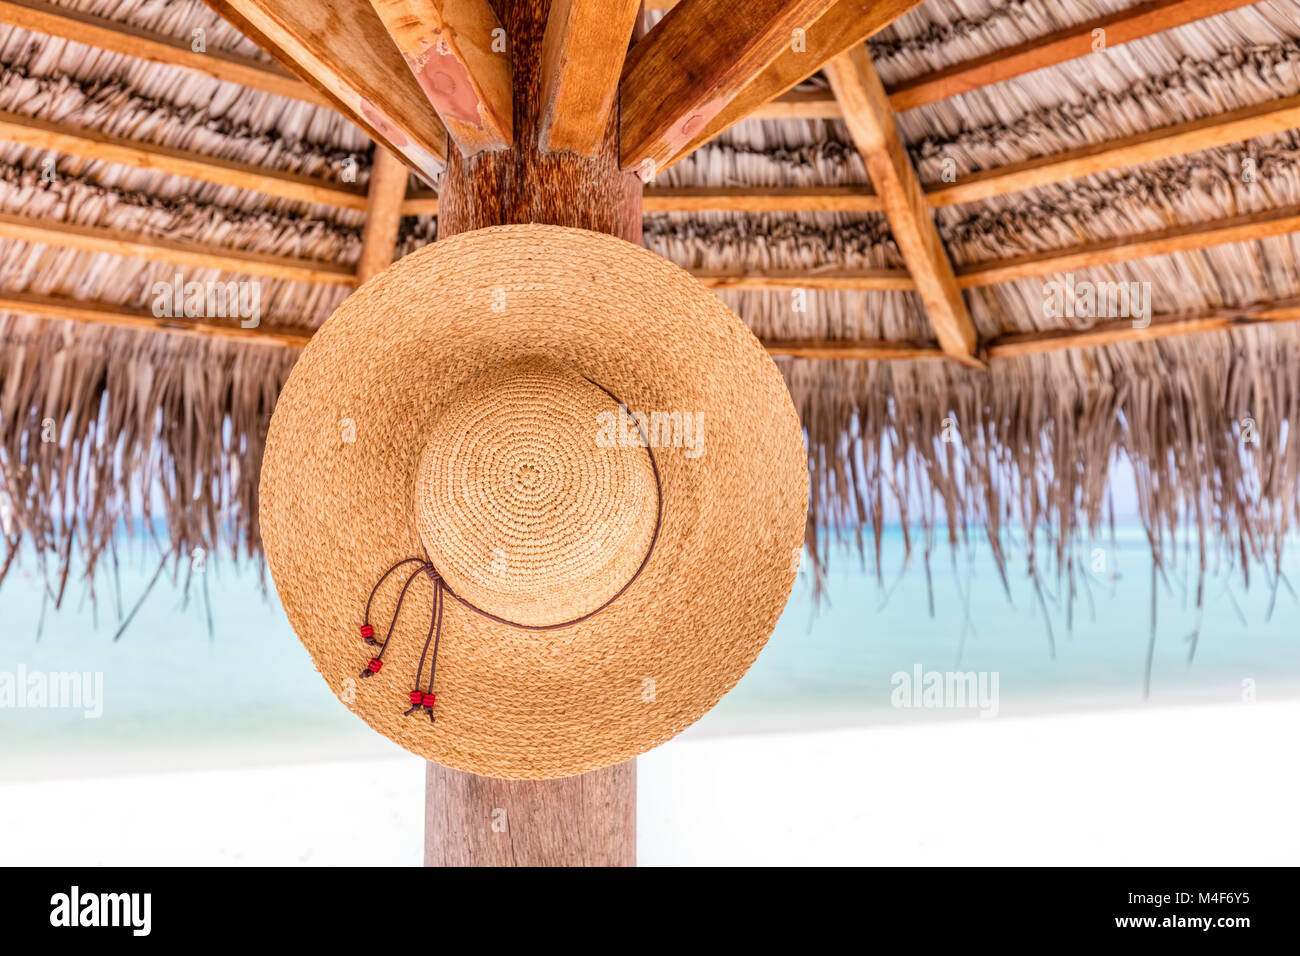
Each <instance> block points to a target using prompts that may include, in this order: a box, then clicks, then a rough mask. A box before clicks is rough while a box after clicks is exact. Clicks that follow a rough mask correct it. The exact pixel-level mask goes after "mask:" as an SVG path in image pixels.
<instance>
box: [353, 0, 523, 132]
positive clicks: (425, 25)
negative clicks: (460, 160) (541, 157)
mask: <svg viewBox="0 0 1300 956" xmlns="http://www.w3.org/2000/svg"><path fill="white" fill-rule="evenodd" d="M370 4H371V6H373V7H374V10H375V12H376V13H377V14H378V15H379V19H380V20H381V21H383V24H384V26H385V27H387V28H388V32H389V33H390V34H391V35H392V38H393V41H394V42H395V43H396V44H397V48H398V49H399V50H401V51H402V55H403V56H404V57H405V58H406V63H407V65H408V66H409V67H410V69H411V73H412V74H413V75H414V77H415V79H416V81H417V82H418V83H419V85H420V88H421V89H422V90H424V94H425V96H426V97H428V101H429V102H430V103H431V104H432V105H433V108H434V109H436V110H437V111H438V115H439V116H440V117H442V121H443V123H444V124H445V125H446V127H447V133H448V134H449V135H450V136H451V138H452V139H453V140H455V141H456V145H457V146H459V147H460V148H461V151H462V152H463V153H465V155H467V156H469V155H473V154H474V153H478V152H481V151H482V150H485V149H504V148H505V147H506V146H509V145H510V144H511V143H512V142H514V133H513V121H512V109H513V107H512V104H511V96H512V93H511V87H510V55H509V50H508V49H507V44H506V36H505V29H504V28H503V27H502V26H501V21H500V20H498V19H497V15H496V14H495V13H494V12H493V10H492V7H491V5H490V4H489V3H488V0H370Z"/></svg>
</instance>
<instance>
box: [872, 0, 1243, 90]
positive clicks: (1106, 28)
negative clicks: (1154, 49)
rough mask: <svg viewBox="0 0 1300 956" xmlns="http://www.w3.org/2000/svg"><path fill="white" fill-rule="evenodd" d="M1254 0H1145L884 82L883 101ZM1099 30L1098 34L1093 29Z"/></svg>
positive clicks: (1058, 58) (1002, 74) (974, 84)
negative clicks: (887, 87) (930, 70)
mask: <svg viewBox="0 0 1300 956" xmlns="http://www.w3.org/2000/svg"><path fill="white" fill-rule="evenodd" d="M1255 2H1257V0H1151V2H1148V3H1140V4H1138V5H1137V6H1134V7H1130V8H1129V9H1127V10H1120V11H1119V12H1117V13H1112V14H1109V15H1107V16H1104V17H1098V18H1097V19H1095V20H1089V21H1087V22H1086V23H1078V24H1075V25H1074V26H1071V27H1066V28H1065V29H1063V30H1058V31H1056V32H1055V33H1051V34H1048V35H1047V36H1044V37H1038V38H1037V39H1033V40H1027V41H1026V42H1024V43H1022V44H1020V45H1019V46H1015V47H1011V48H1009V49H1005V50H995V51H993V52H992V53H989V54H988V55H986V56H981V57H977V58H975V59H973V60H967V61H966V62H964V63H958V64H955V65H954V66H950V67H948V68H947V69H943V70H938V71H936V72H934V73H927V74H925V75H924V76H919V77H917V78H916V79H913V80H909V81H907V82H906V83H900V84H898V85H897V86H894V87H891V88H890V90H889V102H890V105H892V106H893V107H894V109H895V110H898V111H900V112H901V111H902V110H910V109H913V108H915V107H917V106H924V105H926V104H927V103H935V102H938V101H939V100H943V99H947V98H948V97H951V96H957V95H959V94H961V93H969V92H970V91H971V90H976V89H979V88H980V87H984V86H992V85H993V84H994V83H1001V82H1003V81H1004V80H1010V79H1014V78H1015V77H1017V76H1023V75H1024V74H1026V73H1032V72H1033V71H1034V70H1041V69H1044V68H1046V67H1049V66H1058V65H1060V64H1062V63H1065V62H1068V61H1069V60H1074V59H1077V58H1079V57H1081V56H1087V55H1088V54H1090V53H1093V52H1097V51H1098V49H1099V47H1098V44H1099V43H1101V44H1104V46H1103V47H1101V48H1104V49H1111V48H1113V47H1117V46H1119V45H1121V44H1123V43H1129V42H1131V41H1133V40H1140V39H1142V38H1143V37H1148V36H1151V35H1152V34H1155V33H1162V32H1164V31H1165V30H1172V29H1174V28H1175V27H1180V26H1183V25H1184V24H1187V23H1192V22H1194V21H1196V20H1201V19H1204V18H1205V17H1209V16H1213V15H1214V14H1217V13H1225V12H1227V11H1229V10H1235V9H1237V8H1238V7H1245V6H1249V5H1250V4H1252V3H1255ZM1099 30H1100V31H1101V33H1100V34H1098V33H1097V31H1099Z"/></svg>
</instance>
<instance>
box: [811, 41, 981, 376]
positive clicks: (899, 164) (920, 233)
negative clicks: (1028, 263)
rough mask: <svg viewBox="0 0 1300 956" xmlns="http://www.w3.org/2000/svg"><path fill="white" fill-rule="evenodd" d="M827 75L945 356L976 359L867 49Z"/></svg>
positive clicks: (971, 331)
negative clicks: (972, 356)
mask: <svg viewBox="0 0 1300 956" xmlns="http://www.w3.org/2000/svg"><path fill="white" fill-rule="evenodd" d="M826 72H827V76H828V77H829V78H830V82H831V89H832V90H834V92H835V98H836V99H838V100H839V101H840V105H841V106H842V107H843V108H844V118H845V120H846V122H847V123H848V127H849V135H850V136H851V137H852V138H853V142H854V145H855V146H857V148H858V152H860V153H861V154H862V159H863V161H864V162H865V163H866V165H867V173H868V174H869V175H870V176H871V182H872V183H873V184H874V185H875V187H876V192H877V194H879V196H880V199H881V201H882V202H883V203H884V208H885V217H886V218H887V219H888V220H889V226H890V230H891V231H892V232H893V235H894V240H895V241H896V242H897V243H898V248H899V251H900V252H901V253H902V255H903V260H904V261H905V262H906V263H907V268H908V270H909V271H910V272H911V274H912V278H913V280H914V281H915V282H916V290H917V292H918V293H919V294H920V296H921V301H922V302H923V303H924V304H925V310H926V312H927V314H928V315H929V317H930V324H931V325H932V326H933V327H934V332H935V337H936V338H937V339H938V340H939V344H940V345H941V346H942V347H943V350H944V351H945V352H948V353H950V354H952V355H959V356H970V355H973V354H974V353H975V348H976V338H977V337H976V334H975V324H974V323H973V322H972V321H971V317H970V313H969V312H968V311H967V310H966V302H965V300H964V299H963V298H962V293H961V289H960V287H959V286H958V285H957V277H956V275H955V274H954V273H953V268H952V263H951V262H950V261H949V260H948V253H947V251H946V250H945V249H944V247H943V241H942V240H941V239H940V238H939V230H938V228H937V227H936V226H935V223H934V216H933V214H932V213H931V211H930V207H929V204H928V203H927V202H926V199H925V193H924V192H923V191H922V189H921V182H920V180H919V179H918V178H917V175H916V170H915V169H914V168H913V167H912V161H911V159H910V158H909V157H908V155H907V149H906V147H904V145H903V141H902V139H901V138H900V137H899V135H898V126H897V124H896V123H895V121H894V111H893V109H892V108H890V105H889V98H888V97H887V96H886V95H885V87H884V85H883V84H882V83H881V82H880V77H879V76H878V75H877V74H876V68H875V66H873V65H872V63H871V59H870V57H868V56H867V50H866V47H864V46H861V45H859V46H857V47H855V48H854V49H852V50H850V51H849V52H848V53H845V54H842V55H841V56H838V57H836V58H835V59H834V60H832V61H831V62H830V64H829V65H828V66H827V71H826Z"/></svg>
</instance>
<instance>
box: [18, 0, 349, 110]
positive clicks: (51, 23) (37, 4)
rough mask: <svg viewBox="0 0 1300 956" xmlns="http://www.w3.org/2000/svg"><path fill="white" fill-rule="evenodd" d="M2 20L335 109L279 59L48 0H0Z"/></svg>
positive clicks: (102, 48)
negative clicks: (208, 45)
mask: <svg viewBox="0 0 1300 956" xmlns="http://www.w3.org/2000/svg"><path fill="white" fill-rule="evenodd" d="M0 24H4V25H6V26H12V27H18V28H20V29H23V30H30V31H32V32H33V33H43V34H45V35H46V36H52V37H56V38H58V39H60V40H71V41H72V42H74V43H83V44H85V45H87V46H93V47H96V48H98V49H101V50H108V51H109V52H110V53H119V54H121V55H122V56H129V57H135V58H136V59H140V60H148V61H149V62H151V63H159V64H162V65H163V66H174V67H179V68H180V69H183V70H191V71H193V72H195V73H201V74H203V75H204V76H210V77H213V78H215V79H218V80H225V81H226V82H227V83H236V84H238V85H239V86H246V87H248V88H249V89H253V90H260V91H261V92H263V93H273V94H275V95H276V96H286V97H289V98H290V99H295V100H302V101H304V102H307V103H311V104H313V105H316V106H325V107H330V108H333V103H331V102H330V100H329V99H327V98H326V97H324V96H322V95H321V94H320V93H319V92H317V91H316V90H315V89H313V88H312V87H310V86H308V85H307V84H306V83H303V82H302V81H301V80H299V79H297V78H296V77H294V76H292V75H290V74H289V73H286V72H285V71H284V70H282V69H281V68H280V67H278V66H277V65H275V64H274V63H263V62H261V61H260V60H254V59H251V58H249V57H246V56H240V55H239V54H237V53H227V52H225V51H223V50H211V49H210V50H208V51H207V52H206V53H196V52H195V51H194V50H192V49H191V48H190V41H188V40H178V39H176V38H175V37H171V36H167V35H165V34H162V33H154V32H153V31H151V30H143V29H141V28H139V27H133V26H128V25H127V24H125V23H118V22H116V21H114V20H108V19H105V18H103V17H97V16H93V15H91V14H88V13H82V12H80V11H78V10H73V9H71V8H69V7H56V6H54V5H53V4H52V3H45V2H42V0H0Z"/></svg>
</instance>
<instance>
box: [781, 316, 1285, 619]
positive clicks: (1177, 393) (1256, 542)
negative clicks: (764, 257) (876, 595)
mask: <svg viewBox="0 0 1300 956" xmlns="http://www.w3.org/2000/svg"><path fill="white" fill-rule="evenodd" d="M1098 351H1099V352H1100V353H1104V356H1105V357H1106V358H1108V359H1109V360H1110V362H1109V363H1108V364H1109V365H1110V368H1109V371H1108V373H1107V374H1094V375H1092V376H1079V375H1077V374H1076V373H1075V371H1074V370H1072V369H1070V368H1069V367H1068V366H1065V365H1064V363H1062V362H1061V361H1059V360H1058V359H1057V358H1055V357H1049V356H1031V357H1026V358H1024V359H1022V360H1016V361H1015V362H1010V363H1006V364H1005V365H1000V366H999V367H998V374H997V375H996V376H991V375H990V376H986V375H981V374H979V373H972V372H969V371H966V370H964V369H960V368H954V369H949V370H946V371H945V373H944V377H945V379H946V381H941V382H936V381H934V379H933V378H932V377H931V376H932V375H933V373H932V371H931V370H929V369H924V370H922V369H921V367H920V366H916V367H909V366H906V365H903V364H899V365H883V364H882V365H865V364H862V365H859V364H852V363H844V364H843V366H842V367H841V368H840V369H838V370H837V371H838V372H839V373H840V374H839V377H838V381H837V382H836V385H837V387H830V383H829V382H828V381H827V378H826V377H825V376H824V374H823V373H822V369H821V367H819V366H817V365H815V364H813V363H809V362H806V361H802V360H786V361H785V362H784V363H783V367H784V370H785V372H786V375H787V379H788V381H789V383H790V386H791V390H792V393H793V395H794V397H795V403H796V407H797V408H798V409H799V411H800V414H801V415H802V417H803V422H804V428H805V431H806V434H807V438H808V446H809V456H810V461H811V466H812V473H813V495H812V514H813V516H814V518H815V519H816V520H814V521H812V522H810V524H809V550H810V552H811V553H812V554H813V555H814V558H815V560H816V563H817V565H818V567H824V566H825V563H826V560H827V557H828V555H829V548H830V546H831V543H832V542H833V541H841V542H843V541H844V540H845V536H846V535H848V536H850V537H851V540H852V543H854V544H855V545H856V547H857V548H858V549H860V550H862V551H868V552H871V553H874V556H875V562H874V564H875V570H876V573H877V575H878V576H882V577H881V581H882V583H883V566H882V563H881V540H882V528H883V525H884V520H883V519H884V516H885V514H886V513H887V510H888V503H890V502H892V503H893V504H894V505H896V506H897V507H898V508H899V510H900V512H901V524H902V527H903V529H904V535H905V536H906V544H907V547H908V549H909V551H910V549H911V548H912V546H913V541H912V539H911V528H913V527H915V526H919V527H921V528H922V529H923V531H922V533H923V540H922V546H923V551H924V555H925V560H926V562H927V565H928V562H929V560H930V557H931V554H932V552H933V550H934V547H935V541H934V533H935V529H936V528H939V527H944V526H946V527H947V529H948V530H947V535H948V542H949V544H950V545H952V546H953V547H957V546H958V545H960V544H962V543H963V542H965V540H966V535H967V534H968V532H969V529H971V528H972V527H979V528H982V529H983V530H984V532H985V533H986V534H987V537H988V541H989V543H990V545H991V546H992V548H993V554H994V557H995V559H996V561H997V564H998V567H999V570H1000V572H1001V573H1002V575H1003V578H1004V581H1005V577H1006V574H1007V573H1008V554H1009V547H1008V546H1009V542H1011V541H1012V540H1013V535H1012V534H1011V529H1012V528H1013V527H1015V528H1018V529H1020V530H1021V531H1022V532H1023V547H1024V549H1025V560H1026V570H1027V572H1028V573H1029V575H1030V577H1031V578H1032V579H1034V580H1035V581H1036V582H1037V581H1040V580H1041V578H1042V577H1043V576H1045V575H1047V574H1049V573H1052V574H1055V575H1056V576H1057V579H1058V582H1064V583H1065V585H1066V591H1067V593H1068V595H1069V599H1070V600H1071V601H1072V600H1073V597H1074V595H1075V593H1076V590H1077V589H1076V588H1075V586H1074V585H1075V583H1076V582H1075V578H1076V577H1077V575H1078V572H1079V566H1080V562H1079V560H1078V558H1077V554H1078V550H1079V548H1081V547H1082V544H1083V542H1084V540H1085V539H1088V538H1095V537H1096V536H1098V535H1100V534H1101V533H1103V531H1104V530H1105V526H1106V523H1107V522H1109V521H1111V520H1112V519H1113V514H1112V513H1110V512H1109V511H1108V508H1107V502H1108V500H1109V489H1110V482H1111V469H1112V468H1113V466H1114V464H1115V462H1116V461H1117V458H1118V456H1121V455H1122V456H1124V457H1125V458H1127V459H1128V460H1129V462H1131V463H1132V465H1133V469H1134V474H1135V477H1136V492H1137V502H1138V508H1139V517H1140V520H1141V523H1142V526H1143V528H1144V529H1145V531H1146V533H1147V536H1148V539H1149V542H1150V546H1151V551H1152V555H1153V558H1154V561H1155V566H1156V567H1157V568H1158V569H1159V570H1160V572H1161V574H1164V573H1165V571H1166V570H1167V569H1168V568H1170V567H1172V566H1174V565H1176V564H1177V549H1178V543H1179V540H1180V535H1182V536H1183V538H1184V540H1186V532H1188V531H1190V532H1191V538H1192V540H1194V542H1195V557H1194V562H1195V570H1196V573H1197V583H1196V593H1195V602H1196V604H1197V606H1200V604H1201V602H1202V600H1203V598H1204V582H1205V577H1206V574H1207V573H1209V572H1210V571H1211V570H1214V569H1216V568H1219V567H1221V566H1223V565H1226V566H1233V565H1236V566H1237V567H1239V568H1240V570H1241V571H1242V573H1243V574H1244V575H1246V576H1247V578H1249V574H1250V570H1251V567H1252V565H1253V564H1254V563H1256V562H1265V563H1266V564H1267V566H1268V568H1269V573H1270V578H1271V581H1272V586H1273V587H1277V584H1278V583H1279V582H1280V581H1281V567H1280V565H1281V554H1282V548H1283V544H1284V541H1285V539H1286V537H1287V535H1288V533H1290V532H1291V531H1292V529H1293V528H1294V527H1295V524H1296V521H1297V519H1300V484H1298V479H1300V445H1298V444H1297V442H1295V441H1294V440H1293V437H1292V436H1291V434H1290V430H1289V427H1288V423H1289V422H1292V421H1296V420H1300V419H1297V416H1300V374H1297V371H1296V370H1297V368H1300V337H1297V336H1296V335H1294V334H1286V335H1279V334H1276V330H1255V329H1247V330H1242V331H1234V332H1231V333H1216V334H1215V335H1214V337H1213V339H1211V338H1210V337H1208V336H1207V337H1203V338H1201V340H1200V342H1198V344H1197V346H1196V347H1185V346H1173V347H1167V345H1166V344H1165V343H1162V344H1161V345H1160V346H1159V347H1143V346H1133V345H1125V346H1112V347H1107V348H1106V349H1102V350H1098ZM1101 364H1102V363H1101V362H1098V366H1100V365H1101ZM927 379H929V380H928V381H927ZM945 426H949V427H948V428H947V429H945ZM945 431H948V433H949V434H951V435H953V436H954V437H955V439H956V440H954V441H944V440H943V437H942V436H943V435H944V433H945ZM1252 437H1257V438H1258V442H1257V443H1255V442H1253V441H1251V439H1252ZM866 527H870V528H871V529H872V535H873V537H872V541H871V542H870V546H868V545H867V543H866V542H865V541H864V540H863V539H862V537H861V536H862V533H863V529H864V528H866ZM1015 537H1016V538H1018V537H1020V535H1016V536H1015ZM1040 537H1041V541H1042V542H1043V543H1044V544H1040ZM818 584H819V585H820V576H819V578H818Z"/></svg>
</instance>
